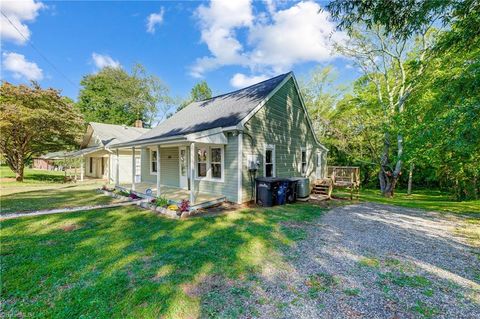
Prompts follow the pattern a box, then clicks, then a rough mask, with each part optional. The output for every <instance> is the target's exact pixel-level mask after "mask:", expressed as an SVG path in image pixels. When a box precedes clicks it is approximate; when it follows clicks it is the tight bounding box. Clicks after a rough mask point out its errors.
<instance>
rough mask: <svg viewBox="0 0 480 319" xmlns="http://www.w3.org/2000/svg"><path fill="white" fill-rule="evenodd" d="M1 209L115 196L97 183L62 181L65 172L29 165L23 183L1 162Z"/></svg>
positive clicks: (100, 200) (96, 200)
mask: <svg viewBox="0 0 480 319" xmlns="http://www.w3.org/2000/svg"><path fill="white" fill-rule="evenodd" d="M0 173H1V180H0V189H1V196H0V203H1V205H0V206H1V207H0V213H1V214H8V213H13V212H28V211H34V210H42V209H55V208H67V207H78V206H88V205H101V204H109V203H112V202H113V201H114V200H113V199H112V198H111V197H107V196H104V195H103V194H99V193H97V192H95V189H96V188H98V187H100V184H98V183H88V182H87V183H82V184H80V183H79V184H74V183H63V173H62V172H55V171H41V170H33V169H26V170H25V180H24V182H22V183H19V182H16V181H14V180H13V181H12V180H10V179H11V178H12V177H15V175H14V174H13V172H12V171H10V169H9V168H8V167H6V166H0Z"/></svg>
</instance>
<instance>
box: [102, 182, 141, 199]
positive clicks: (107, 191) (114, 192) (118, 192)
mask: <svg viewBox="0 0 480 319" xmlns="http://www.w3.org/2000/svg"><path fill="white" fill-rule="evenodd" d="M99 192H102V193H103V194H104V195H107V196H111V197H113V198H117V199H120V200H122V201H129V202H130V201H134V200H139V199H141V197H139V196H138V195H136V194H135V193H132V192H128V191H125V190H122V189H116V188H108V187H107V186H106V185H104V186H103V187H102V188H101V189H100V190H99Z"/></svg>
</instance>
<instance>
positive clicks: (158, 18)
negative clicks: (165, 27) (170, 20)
mask: <svg viewBox="0 0 480 319" xmlns="http://www.w3.org/2000/svg"><path fill="white" fill-rule="evenodd" d="M164 11H165V10H164V9H163V7H162V8H160V11H159V12H158V13H152V14H150V15H149V16H148V18H147V32H149V33H155V26H156V25H161V24H162V23H163V13H164Z"/></svg>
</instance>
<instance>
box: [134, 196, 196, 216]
mask: <svg viewBox="0 0 480 319" xmlns="http://www.w3.org/2000/svg"><path fill="white" fill-rule="evenodd" d="M140 207H142V208H146V209H150V210H152V211H154V212H157V213H159V214H162V215H165V216H167V217H169V218H175V219H178V218H185V217H188V216H190V215H191V212H190V202H189V201H188V200H185V199H184V200H182V201H181V202H180V203H176V202H175V201H172V200H168V199H166V198H165V197H157V198H154V199H152V200H151V201H150V202H142V203H140Z"/></svg>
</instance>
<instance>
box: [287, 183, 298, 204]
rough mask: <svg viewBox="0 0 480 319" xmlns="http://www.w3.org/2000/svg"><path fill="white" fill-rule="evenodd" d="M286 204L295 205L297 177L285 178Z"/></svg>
mask: <svg viewBox="0 0 480 319" xmlns="http://www.w3.org/2000/svg"><path fill="white" fill-rule="evenodd" d="M287 181H288V188H287V203H295V202H296V201H297V183H298V177H290V178H287Z"/></svg>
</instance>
